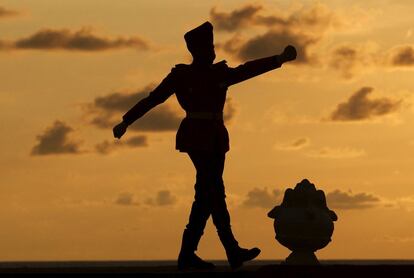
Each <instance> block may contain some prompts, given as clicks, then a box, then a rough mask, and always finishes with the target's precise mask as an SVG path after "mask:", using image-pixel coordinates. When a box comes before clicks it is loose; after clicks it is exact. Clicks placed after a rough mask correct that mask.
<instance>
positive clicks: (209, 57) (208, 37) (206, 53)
mask: <svg viewBox="0 0 414 278" xmlns="http://www.w3.org/2000/svg"><path fill="white" fill-rule="evenodd" d="M184 39H185V42H186V44H187V48H188V50H189V51H190V53H191V55H192V56H193V59H194V61H196V62H197V63H202V64H212V63H213V62H214V59H215V58H216V53H215V52H214V42H213V25H211V23H210V22H208V21H206V22H205V23H203V24H201V25H200V26H198V27H197V28H194V29H193V30H191V31H188V32H187V33H186V34H185V35H184Z"/></svg>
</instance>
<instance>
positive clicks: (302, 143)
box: [274, 137, 310, 151]
mask: <svg viewBox="0 0 414 278" xmlns="http://www.w3.org/2000/svg"><path fill="white" fill-rule="evenodd" d="M309 144H310V140H309V138H306V137H302V138H298V139H296V140H295V141H293V142H290V143H288V144H276V145H275V147H274V148H275V149H276V150H282V151H296V150H300V149H303V148H305V147H306V146H308V145H309Z"/></svg>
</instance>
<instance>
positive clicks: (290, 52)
mask: <svg viewBox="0 0 414 278" xmlns="http://www.w3.org/2000/svg"><path fill="white" fill-rule="evenodd" d="M280 56H282V60H283V62H289V61H292V60H295V59H296V56H297V53H296V49H295V47H294V46H292V45H288V46H286V47H285V50H283V53H282V54H281V55H280Z"/></svg>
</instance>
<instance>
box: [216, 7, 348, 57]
mask: <svg viewBox="0 0 414 278" xmlns="http://www.w3.org/2000/svg"><path fill="white" fill-rule="evenodd" d="M264 10H266V9H264V7H263V6H260V5H247V6H244V7H242V8H240V9H236V10H234V11H232V12H229V13H223V12H218V11H217V9H216V8H213V9H212V10H211V12H210V16H211V18H212V21H213V22H214V23H215V24H216V26H217V29H218V30H226V31H235V30H236V31H241V30H244V29H248V27H252V26H265V27H266V29H267V30H268V31H267V32H265V33H264V34H259V35H256V36H254V37H251V38H249V39H244V38H243V37H242V36H241V35H240V33H237V34H236V35H235V36H233V37H232V38H231V39H229V40H228V41H226V42H225V43H223V44H218V46H219V47H220V48H222V49H223V50H224V51H226V52H227V53H229V54H232V55H233V56H235V58H237V59H239V60H250V59H257V58H261V57H265V56H270V55H275V54H277V53H281V52H282V51H283V49H284V47H285V46H287V45H288V44H292V45H294V46H295V47H296V49H297V51H298V56H297V59H296V63H301V64H305V63H313V62H315V61H316V60H317V59H316V56H315V55H314V54H311V53H310V49H311V47H312V46H314V45H315V44H317V43H318V42H319V41H320V40H321V39H322V38H323V36H324V34H325V33H326V32H327V31H328V30H329V29H331V28H333V27H337V26H339V25H340V20H339V18H338V16H337V15H335V14H334V13H333V12H332V11H330V10H329V9H328V8H327V7H325V6H323V5H321V4H315V5H312V6H306V7H305V6H304V7H301V8H299V9H296V10H291V11H290V12H288V13H286V12H281V11H274V12H273V13H272V14H270V15H264V14H260V12H261V11H264ZM269 28H270V30H269Z"/></svg>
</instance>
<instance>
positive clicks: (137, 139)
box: [95, 135, 148, 154]
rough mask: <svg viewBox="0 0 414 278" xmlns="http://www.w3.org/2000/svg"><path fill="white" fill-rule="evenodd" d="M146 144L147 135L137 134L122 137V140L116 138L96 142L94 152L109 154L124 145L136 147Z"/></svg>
mask: <svg viewBox="0 0 414 278" xmlns="http://www.w3.org/2000/svg"><path fill="white" fill-rule="evenodd" d="M147 146H148V144H147V136H145V135H139V136H134V137H131V138H129V139H127V140H124V139H122V140H117V141H113V142H110V141H108V140H105V141H103V142H101V143H98V144H96V145H95V150H96V152H98V153H100V154H109V153H111V152H113V151H115V150H117V149H119V148H124V147H131V148H136V147H147Z"/></svg>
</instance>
